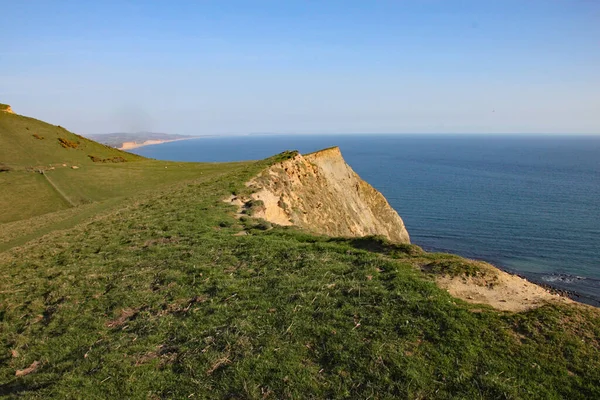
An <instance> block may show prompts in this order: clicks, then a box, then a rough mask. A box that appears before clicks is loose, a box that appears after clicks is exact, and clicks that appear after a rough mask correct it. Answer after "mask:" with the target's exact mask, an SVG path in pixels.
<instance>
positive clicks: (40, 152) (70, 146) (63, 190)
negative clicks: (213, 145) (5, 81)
mask: <svg viewBox="0 0 600 400" xmlns="http://www.w3.org/2000/svg"><path fill="white" fill-rule="evenodd" d="M90 156H93V157H90ZM92 158H94V159H95V160H96V162H94V161H93V160H92ZM113 161H119V162H113ZM210 165H211V164H201V163H175V162H160V161H155V160H148V159H145V158H143V157H140V156H137V155H134V154H130V153H127V152H123V151H120V150H117V149H114V148H111V147H108V146H105V145H102V144H100V143H96V142H94V141H91V140H89V139H86V138H84V137H81V136H78V135H76V134H73V133H71V132H69V131H67V130H66V129H64V128H62V127H59V126H55V125H51V124H48V123H45V122H42V121H39V120H36V119H33V118H28V117H24V116H21V115H16V114H8V113H4V112H0V167H2V166H3V168H4V169H5V170H7V171H4V172H0V186H1V187H2V188H7V189H8V190H2V191H0V209H2V210H6V211H4V212H3V213H1V214H0V224H2V223H7V222H13V221H19V220H25V219H30V218H32V217H36V216H42V215H45V214H47V213H51V212H60V211H61V210H65V209H66V208H70V207H73V206H82V205H86V204H89V203H92V202H102V201H108V200H110V199H114V198H120V197H122V198H125V197H129V196H132V195H135V194H137V193H139V192H141V191H144V190H149V189H151V190H155V189H156V188H157V187H159V186H161V185H168V184H172V183H174V182H179V181H183V180H187V179H192V178H194V177H197V176H198V175H199V174H202V173H203V171H204V170H205V169H206V168H208V169H210V168H214V164H213V167H211V166H210ZM72 166H76V167H77V169H73V168H71V167H72ZM3 168H0V171H1V170H2V169H3ZM40 171H43V174H40ZM31 223H32V225H36V226H37V225H39V224H38V222H37V221H31ZM4 237H6V236H4ZM3 241H6V240H3V235H2V228H1V227H0V243H1V242H3ZM0 246H1V245H0Z"/></svg>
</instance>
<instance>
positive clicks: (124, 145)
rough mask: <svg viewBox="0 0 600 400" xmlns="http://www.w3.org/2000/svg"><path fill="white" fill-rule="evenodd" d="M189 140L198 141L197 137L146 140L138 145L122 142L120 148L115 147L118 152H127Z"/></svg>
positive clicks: (136, 143)
mask: <svg viewBox="0 0 600 400" xmlns="http://www.w3.org/2000/svg"><path fill="white" fill-rule="evenodd" d="M190 139H198V137H197V136H193V137H189V138H180V139H167V140H163V139H148V140H145V141H144V142H142V143H139V142H123V143H122V144H121V146H120V147H117V149H118V150H123V151H127V150H132V149H137V148H140V147H145V146H152V145H155V144H163V143H169V142H179V141H181V140H190Z"/></svg>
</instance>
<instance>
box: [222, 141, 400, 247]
mask: <svg viewBox="0 0 600 400" xmlns="http://www.w3.org/2000/svg"><path fill="white" fill-rule="evenodd" d="M247 186H249V187H250V188H251V189H252V191H253V194H251V195H250V197H251V198H250V199H240V198H235V197H234V198H232V199H231V201H232V202H233V203H236V204H238V205H239V206H244V205H246V207H248V205H249V204H252V205H253V212H252V215H253V216H255V217H258V218H263V219H265V220H267V221H269V222H272V223H276V224H279V225H295V226H298V227H301V228H304V229H307V230H309V231H312V232H315V233H319V234H325V235H330V236H343V237H361V236H368V235H383V236H385V237H386V238H388V239H389V240H391V241H393V242H396V243H410V238H409V235H408V232H407V231H406V228H405V227H404V222H403V221H402V218H400V216H399V215H398V213H397V212H396V211H395V210H394V209H393V208H392V207H391V206H390V205H389V203H388V202H387V200H386V199H385V197H384V196H383V195H382V194H381V193H379V192H378V191H377V190H376V189H374V188H373V187H372V186H371V185H369V184H368V183H367V182H365V181H363V180H362V179H361V178H360V177H359V176H358V174H356V172H354V171H353V170H352V168H350V166H349V165H348V164H346V162H345V161H344V158H343V157H342V153H341V152H340V149H339V148H338V147H332V148H329V149H325V150H321V151H317V152H315V153H311V154H306V155H301V154H295V155H294V156H293V157H291V158H289V159H287V160H284V161H280V162H277V163H275V164H273V165H271V166H270V167H269V168H267V169H265V170H264V171H262V172H261V173H260V174H259V175H258V176H257V177H255V178H254V179H252V180H251V181H250V182H248V183H247Z"/></svg>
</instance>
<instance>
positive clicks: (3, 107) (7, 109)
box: [0, 103, 14, 114]
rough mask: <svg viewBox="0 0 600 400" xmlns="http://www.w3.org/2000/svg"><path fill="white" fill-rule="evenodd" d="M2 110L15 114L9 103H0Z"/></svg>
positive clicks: (0, 109)
mask: <svg viewBox="0 0 600 400" xmlns="http://www.w3.org/2000/svg"><path fill="white" fill-rule="evenodd" d="M0 111H4V112H7V113H10V114H14V112H13V110H12V108H11V107H10V106H9V105H8V104H2V103H0Z"/></svg>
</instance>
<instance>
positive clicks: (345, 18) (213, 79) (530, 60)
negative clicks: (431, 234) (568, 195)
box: [0, 0, 600, 134]
mask: <svg viewBox="0 0 600 400" xmlns="http://www.w3.org/2000/svg"><path fill="white" fill-rule="evenodd" d="M0 35H1V38H2V40H1V41H0V102H3V103H9V104H11V105H12V106H13V108H14V109H15V111H16V112H18V113H20V114H25V115H30V116H34V117H36V118H40V119H43V120H47V121H49V122H52V123H55V124H60V125H63V126H65V127H67V128H68V129H70V130H73V131H75V132H79V133H83V134H85V133H104V132H115V131H117V132H120V131H138V130H150V131H158V132H170V133H182V134H228V133H246V132H282V133H287V132H290V133H291V132H294V133H334V132H340V133H342V132H382V133H384V132H398V133H419V132H439V133H443V132H477V133H494V132H496V133H499V132H524V133H532V132H536V133H600V1H599V0H564V1H559V0H518V1H512V0H474V1H468V0H465V1H458V0H456V1H453V0H439V1H434V0H431V1H429V0H421V1H401V0H396V1H367V0H364V1H351V0H347V1H291V0H278V1H253V2H249V1H248V2H245V1H214V2H209V1H188V2H184V1H170V2H168V1H145V2H142V1H125V0H123V1H114V2H113V1H106V0H103V1H95V2H92V1H58V0H56V1H49V0H48V1H33V0H30V1H14V0H12V1H5V0H0Z"/></svg>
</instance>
